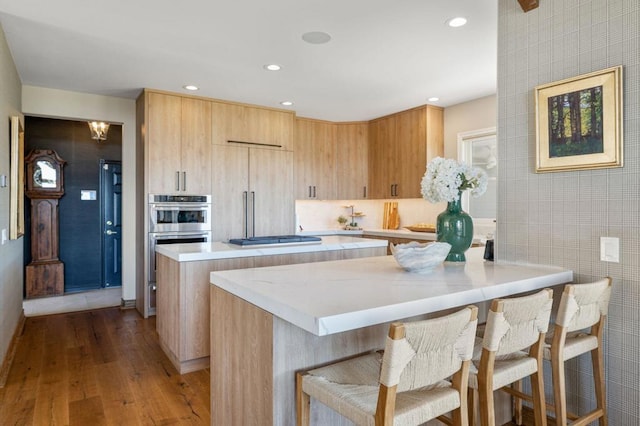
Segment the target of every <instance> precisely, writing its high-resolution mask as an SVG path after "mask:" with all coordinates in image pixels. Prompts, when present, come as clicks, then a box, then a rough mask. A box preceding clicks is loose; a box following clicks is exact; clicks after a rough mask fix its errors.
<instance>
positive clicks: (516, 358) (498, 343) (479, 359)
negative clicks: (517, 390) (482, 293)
mask: <svg viewBox="0 0 640 426" xmlns="http://www.w3.org/2000/svg"><path fill="white" fill-rule="evenodd" d="M552 305H553V291H552V290H550V289H544V290H542V291H540V292H538V293H535V294H532V295H529V296H523V297H514V298H509V299H496V300H493V301H492V303H491V309H490V310H489V313H488V314H487V322H486V325H485V327H484V336H483V337H478V338H477V339H476V349H475V350H474V356H473V364H472V366H471V371H470V373H469V423H470V424H471V425H475V424H477V423H478V422H477V421H476V408H477V407H476V405H479V412H480V422H479V423H480V425H482V426H494V425H495V407H494V398H493V392H494V391H495V390H497V389H501V388H504V387H507V386H508V385H510V384H512V383H514V382H518V381H519V380H521V379H522V378H524V377H528V376H530V377H531V382H532V388H533V394H534V417H535V422H536V425H543V426H545V425H546V414H545V408H544V407H545V399H544V385H543V379H542V352H543V349H544V338H545V333H546V332H547V329H548V326H549V317H550V316H551V307H552ZM476 392H477V397H476ZM478 400H479V401H478Z"/></svg>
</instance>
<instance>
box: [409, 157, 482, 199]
mask: <svg viewBox="0 0 640 426" xmlns="http://www.w3.org/2000/svg"><path fill="white" fill-rule="evenodd" d="M487 181H488V178H487V174H486V173H485V172H484V171H483V170H482V169H479V168H477V167H471V166H469V165H468V164H465V163H459V162H457V161H456V160H453V159H450V158H442V157H436V158H434V159H433V160H431V161H430V162H429V164H428V165H427V171H426V172H425V174H424V176H423V177H422V182H421V187H422V197H423V198H424V199H425V200H427V201H430V202H432V203H439V202H442V201H447V202H451V201H455V200H457V199H458V198H459V197H460V194H461V193H462V191H466V190H467V189H470V190H471V196H472V197H474V198H475V197H479V196H481V195H482V194H484V193H485V191H486V190H487Z"/></svg>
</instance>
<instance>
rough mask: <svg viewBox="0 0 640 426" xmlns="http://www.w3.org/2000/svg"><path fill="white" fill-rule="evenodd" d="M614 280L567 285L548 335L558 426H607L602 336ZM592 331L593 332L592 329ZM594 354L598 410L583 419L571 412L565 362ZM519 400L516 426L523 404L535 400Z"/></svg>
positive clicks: (547, 351)
mask: <svg viewBox="0 0 640 426" xmlns="http://www.w3.org/2000/svg"><path fill="white" fill-rule="evenodd" d="M611 284H612V281H611V278H609V277H607V278H603V279H601V280H598V281H595V282H592V283H588V284H567V285H566V286H565V287H564V292H563V293H562V298H561V299H560V305H559V306H558V315H557V317H556V321H555V325H554V328H553V331H552V332H551V333H550V334H549V335H547V339H546V340H547V344H546V345H545V348H544V358H545V359H547V360H550V361H551V374H552V377H553V396H554V403H555V404H554V405H553V406H549V407H548V408H549V409H550V410H551V411H555V415H556V425H557V426H566V425H567V424H568V419H571V420H573V421H572V422H571V423H570V424H571V425H574V426H578V425H586V424H589V423H591V422H593V421H595V420H598V422H599V424H600V426H607V402H606V398H607V397H606V388H605V378H604V354H603V351H602V333H603V331H604V322H605V319H606V316H607V312H608V308H609V300H610V298H611ZM588 329H590V330H588ZM587 352H590V353H591V364H592V366H593V379H594V389H595V397H596V405H597V406H596V409H595V410H593V411H591V412H589V413H586V414H584V415H582V416H578V415H577V414H573V413H569V412H568V411H567V397H566V389H565V374H564V363H565V361H567V360H570V359H572V358H575V357H577V356H579V355H582V354H585V353H587ZM513 394H514V396H516V397H517V398H518V400H517V401H516V423H517V424H522V414H521V410H522V401H521V399H526V400H528V401H530V400H531V396H530V395H524V394H522V393H520V392H514V393H513Z"/></svg>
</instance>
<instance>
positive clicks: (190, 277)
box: [156, 247, 386, 374]
mask: <svg viewBox="0 0 640 426" xmlns="http://www.w3.org/2000/svg"><path fill="white" fill-rule="evenodd" d="M385 254H386V253H385V249H384V247H377V248H359V249H348V250H330V251H323V252H311V253H294V254H284V255H274V256H256V257H244V258H236V259H222V260H203V261H196V262H178V261H176V260H173V259H171V258H169V257H166V256H163V255H160V254H159V255H158V263H157V266H156V267H157V283H156V288H157V289H156V329H157V331H158V336H159V338H160V339H159V340H160V346H161V347H162V350H163V351H164V353H165V354H166V355H167V357H168V358H169V359H170V360H171V363H172V364H173V365H174V366H175V367H176V369H177V370H178V372H179V373H180V374H185V373H189V372H191V371H196V370H201V369H203V368H208V367H209V354H210V336H211V333H210V332H209V330H210V324H209V318H210V300H209V299H210V297H209V294H210V287H211V284H210V282H209V274H210V272H213V271H223V270H232V269H245V268H253V267H261V266H276V265H291V264H296V263H310V262H323V261H328V260H341V259H355V258H359V257H372V256H384V255H385Z"/></svg>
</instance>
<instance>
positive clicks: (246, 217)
mask: <svg viewBox="0 0 640 426" xmlns="http://www.w3.org/2000/svg"><path fill="white" fill-rule="evenodd" d="M248 195H249V194H248V192H247V191H243V192H242V204H243V206H242V207H243V209H244V238H248V237H249V196H248Z"/></svg>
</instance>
